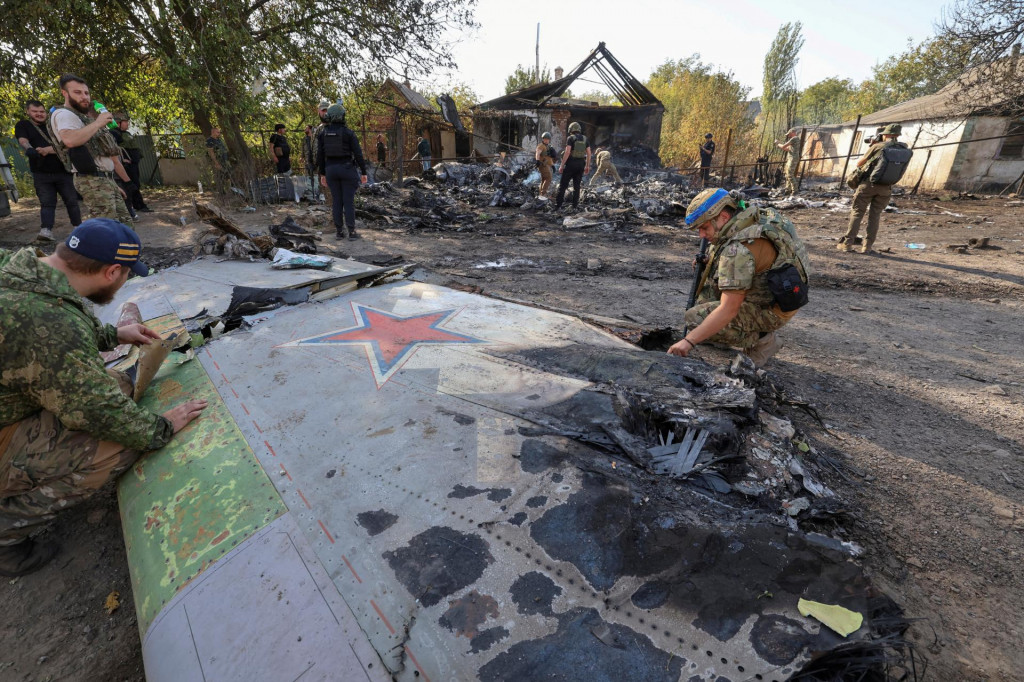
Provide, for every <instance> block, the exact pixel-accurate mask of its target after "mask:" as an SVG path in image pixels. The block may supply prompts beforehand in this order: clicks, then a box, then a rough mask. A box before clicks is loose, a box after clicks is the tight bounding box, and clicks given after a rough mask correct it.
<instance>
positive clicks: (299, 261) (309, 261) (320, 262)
mask: <svg viewBox="0 0 1024 682" xmlns="http://www.w3.org/2000/svg"><path fill="white" fill-rule="evenodd" d="M272 253H273V255H274V260H273V261H272V262H271V265H270V267H272V268H274V269H275V270H290V269H294V268H311V269H313V270H326V269H327V268H329V267H331V263H333V262H334V259H333V258H331V257H330V256H312V255H309V254H305V253H295V252H294V251H289V250H288V249H285V248H277V249H274V250H273V252H272Z"/></svg>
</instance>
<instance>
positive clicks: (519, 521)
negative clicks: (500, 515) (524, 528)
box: [508, 512, 529, 526]
mask: <svg viewBox="0 0 1024 682" xmlns="http://www.w3.org/2000/svg"><path fill="white" fill-rule="evenodd" d="M527 518H529V517H528V516H527V515H526V512H519V513H518V514H516V515H515V516H513V517H512V518H510V519H509V520H508V522H509V523H511V524H512V525H513V526H521V525H523V521H526V519H527Z"/></svg>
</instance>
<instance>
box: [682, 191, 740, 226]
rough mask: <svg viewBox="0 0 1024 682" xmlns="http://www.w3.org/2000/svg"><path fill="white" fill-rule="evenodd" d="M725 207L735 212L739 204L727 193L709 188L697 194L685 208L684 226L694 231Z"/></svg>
mask: <svg viewBox="0 0 1024 682" xmlns="http://www.w3.org/2000/svg"><path fill="white" fill-rule="evenodd" d="M726 207H728V208H731V209H732V210H734V211H735V210H737V209H738V208H739V204H738V203H736V199H735V198H734V197H733V196H732V195H731V194H730V193H729V192H728V191H726V190H724V189H721V188H718V189H715V188H713V187H709V188H708V189H705V190H702V191H701V192H700V193H699V194H697V196H695V197H694V198H693V201H691V202H690V205H689V206H687V208H686V220H685V221H684V224H685V225H686V227H688V228H689V229H691V230H692V229H696V228H698V227H700V226H701V225H703V224H704V223H706V222H707V221H709V220H711V219H713V218H714V217H715V216H717V215H718V214H719V213H721V212H722V209H723V208H726Z"/></svg>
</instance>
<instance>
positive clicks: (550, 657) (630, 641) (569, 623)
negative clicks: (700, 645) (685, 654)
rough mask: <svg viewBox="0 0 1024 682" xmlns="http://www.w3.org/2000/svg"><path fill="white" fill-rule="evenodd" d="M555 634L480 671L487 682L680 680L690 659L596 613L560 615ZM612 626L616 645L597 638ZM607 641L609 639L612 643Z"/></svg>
mask: <svg viewBox="0 0 1024 682" xmlns="http://www.w3.org/2000/svg"><path fill="white" fill-rule="evenodd" d="M556 618H558V629H557V630H556V631H555V632H554V633H553V634H551V635H547V636H546V637H541V638H539V639H532V640H526V641H522V642H519V643H517V644H514V645H512V646H511V647H509V648H508V650H507V651H504V652H502V653H500V654H498V655H497V656H495V657H494V659H492V660H491V661H490V662H488V663H487V664H486V665H484V666H483V667H482V668H480V672H479V676H480V680H481V682H498V681H499V680H502V681H511V680H516V681H517V682H518V681H521V680H542V679H543V680H587V682H622V680H644V682H670V681H671V682H676V681H677V680H678V679H679V676H680V675H681V674H682V670H683V666H684V665H686V663H687V660H686V659H685V658H682V657H680V656H678V655H676V656H673V655H671V654H668V653H666V652H664V651H662V650H661V649H659V648H657V647H656V646H654V644H653V643H652V642H651V640H650V639H648V638H647V637H646V636H645V635H643V634H641V633H639V632H637V631H635V630H632V629H630V628H628V627H626V626H624V625H615V624H611V623H605V621H603V620H602V619H601V616H600V614H598V612H597V611H595V610H594V609H573V610H572V611H569V612H567V613H564V614H561V615H559V616H556ZM603 627H607V628H608V629H609V635H608V637H610V638H611V639H612V640H614V641H615V642H616V645H615V646H609V645H608V644H605V643H604V642H602V641H601V640H600V639H598V638H597V637H595V636H594V632H593V631H594V630H595V629H597V628H603ZM608 637H605V640H606V641H607V640H608Z"/></svg>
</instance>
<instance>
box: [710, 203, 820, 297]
mask: <svg viewBox="0 0 1024 682" xmlns="http://www.w3.org/2000/svg"><path fill="white" fill-rule="evenodd" d="M755 239H767V240H769V241H770V242H771V243H772V245H773V246H774V247H775V250H776V251H777V252H778V255H777V256H776V257H775V261H774V262H773V263H772V266H771V268H770V269H775V268H779V267H783V266H785V265H790V264H792V265H795V266H796V268H797V270H798V271H799V272H800V275H801V277H802V278H803V280H804V281H805V282H806V281H807V279H808V275H809V273H810V267H809V260H808V257H807V248H806V247H805V246H804V243H803V242H802V241H801V240H800V238H799V237H798V236H797V234H796V229H795V228H794V227H793V223H792V222H790V221H789V220H788V219H787V218H786V217H784V216H783V215H782V214H781V213H778V212H777V211H775V210H774V209H770V208H768V209H760V208H757V207H756V206H754V207H751V208H748V209H746V210H744V211H741V212H740V213H738V214H736V215H735V216H733V218H732V220H730V221H729V222H727V223H726V224H725V225H723V226H722V230H721V232H720V233H719V234H718V236H717V237H716V238H715V243H714V244H713V246H712V249H711V252H710V253H709V254H708V268H707V270H706V274H705V277H706V279H705V280H704V283H702V286H701V291H700V296H699V300H701V301H709V300H710V301H714V300H718V299H721V297H722V291H738V290H743V291H746V292H747V295H746V298H745V299H744V300H746V301H749V302H750V303H753V304H754V305H755V306H757V307H759V308H771V307H772V306H774V305H775V296H774V295H773V294H772V292H771V290H769V288H768V273H767V271H765V272H760V273H758V272H755V271H754V256H753V254H752V253H751V252H750V250H749V249H748V248H747V247H746V246H744V244H745V243H749V242H752V241H754V240H755Z"/></svg>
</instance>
